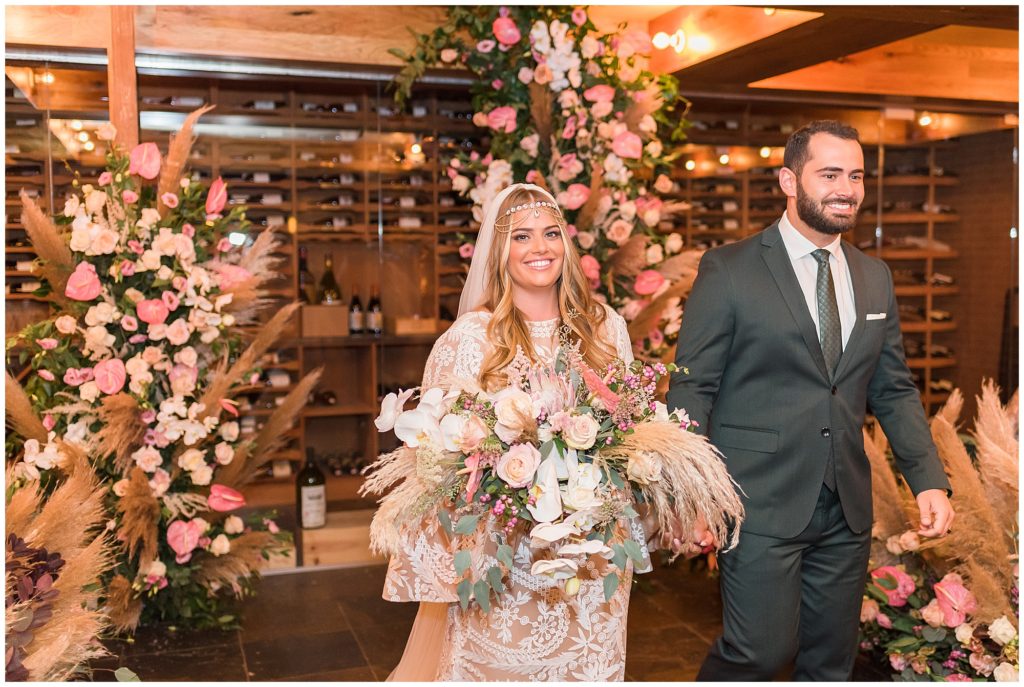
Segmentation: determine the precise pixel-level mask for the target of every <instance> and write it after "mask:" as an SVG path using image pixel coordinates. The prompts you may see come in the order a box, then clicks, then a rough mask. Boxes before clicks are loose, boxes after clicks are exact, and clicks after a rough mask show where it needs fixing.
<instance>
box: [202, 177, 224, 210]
mask: <svg viewBox="0 0 1024 687" xmlns="http://www.w3.org/2000/svg"><path fill="white" fill-rule="evenodd" d="M227 202H228V186H227V184H225V183H224V179H223V178H221V177H217V179H216V180H215V181H214V182H213V183H212V184H210V192H209V193H208V194H207V196H206V214H207V215H218V214H220V211H221V210H223V209H224V205H225V203H227Z"/></svg>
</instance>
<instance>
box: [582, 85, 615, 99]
mask: <svg viewBox="0 0 1024 687" xmlns="http://www.w3.org/2000/svg"><path fill="white" fill-rule="evenodd" d="M583 97H584V98H586V99H587V100H589V101H590V102H592V103H601V102H611V101H612V100H614V99H615V89H614V88H612V87H611V86H608V85H607V84H598V85H597V86H591V87H590V88H588V89H587V90H585V91H583Z"/></svg>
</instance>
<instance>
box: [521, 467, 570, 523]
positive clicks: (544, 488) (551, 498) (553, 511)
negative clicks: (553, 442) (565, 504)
mask: <svg viewBox="0 0 1024 687" xmlns="http://www.w3.org/2000/svg"><path fill="white" fill-rule="evenodd" d="M530 493H531V494H532V495H533V497H534V499H535V503H534V504H533V505H532V506H531V505H527V506H526V508H527V510H529V511H530V515H532V516H533V519H534V520H536V521H537V522H539V523H540V522H546V523H550V522H551V521H552V520H554V519H555V518H557V517H559V516H560V515H561V514H562V496H561V494H560V493H559V491H558V474H557V467H556V466H555V463H554V461H553V460H552V459H551V458H548V459H547V460H545V461H542V462H541V464H540V467H538V468H537V475H536V477H534V480H533V486H532V487H531V488H530ZM534 529H536V528H534Z"/></svg>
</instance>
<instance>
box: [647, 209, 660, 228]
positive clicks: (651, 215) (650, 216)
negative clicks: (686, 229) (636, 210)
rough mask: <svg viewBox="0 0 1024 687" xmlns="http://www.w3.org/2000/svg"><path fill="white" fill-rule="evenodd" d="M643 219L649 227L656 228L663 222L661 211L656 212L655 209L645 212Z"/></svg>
mask: <svg viewBox="0 0 1024 687" xmlns="http://www.w3.org/2000/svg"><path fill="white" fill-rule="evenodd" d="M643 219H644V224H646V225H647V226H649V227H656V226H658V222H660V221H661V210H655V209H654V208H651V209H650V210H646V211H644V217H643Z"/></svg>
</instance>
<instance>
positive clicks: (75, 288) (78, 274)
mask: <svg viewBox="0 0 1024 687" xmlns="http://www.w3.org/2000/svg"><path fill="white" fill-rule="evenodd" d="M102 290H103V286H102V285H101V284H100V278H99V277H98V276H96V268H95V267H94V266H93V265H91V264H89V263H87V262H80V263H78V266H77V267H76V268H75V271H74V272H73V273H72V274H71V276H70V277H68V284H67V286H66V287H65V288H64V295H65V296H67V297H68V298H70V299H71V300H74V301H83V302H84V301H91V300H94V299H95V298H96V297H97V296H99V295H100V292H101V291H102Z"/></svg>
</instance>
